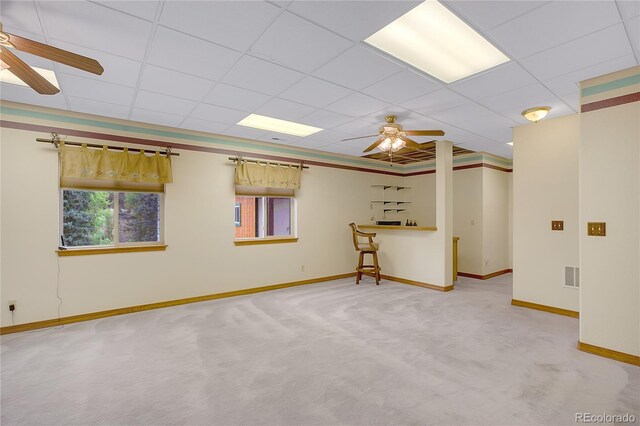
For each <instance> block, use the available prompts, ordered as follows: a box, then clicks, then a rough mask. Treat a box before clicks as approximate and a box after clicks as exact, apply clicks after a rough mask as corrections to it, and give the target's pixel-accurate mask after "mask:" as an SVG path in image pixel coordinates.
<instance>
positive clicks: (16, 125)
mask: <svg viewBox="0 0 640 426" xmlns="http://www.w3.org/2000/svg"><path fill="white" fill-rule="evenodd" d="M0 127H5V128H9V129H17V130H26V131H32V132H42V133H51V132H56V133H59V134H63V135H68V136H76V137H84V138H90V139H98V140H105V141H112V142H123V143H130V144H136V145H146V146H154V147H163V148H167V147H169V146H170V147H171V148H173V149H174V150H177V149H182V150H185V151H199V152H208V153H212V154H225V155H241V156H246V157H252V158H260V159H265V160H274V161H286V162H293V163H299V162H303V163H304V164H307V165H313V166H320V167H332V168H334V169H344V170H353V171H358V172H367V173H378V174H384V175H391V176H405V174H404V173H400V172H392V171H388V170H378V169H368V168H365V167H357V166H347V165H344V164H335V163H324V162H322V161H316V160H307V159H300V158H294V157H282V156H278V155H271V154H262V153H255V152H249V151H240V150H237V149H229V148H214V147H207V146H200V145H191V144H184V143H178V142H166V141H159V140H154V139H141V138H134V137H131V136H121V135H112V134H108V133H96V132H88V131H85V130H76V129H66V128H60V127H52V126H43V125H39V124H28V123H22V122H17V121H6V120H0Z"/></svg>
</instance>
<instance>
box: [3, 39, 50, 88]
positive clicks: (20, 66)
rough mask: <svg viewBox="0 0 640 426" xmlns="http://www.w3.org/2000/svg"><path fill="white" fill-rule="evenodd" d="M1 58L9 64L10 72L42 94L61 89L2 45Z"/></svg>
mask: <svg viewBox="0 0 640 426" xmlns="http://www.w3.org/2000/svg"><path fill="white" fill-rule="evenodd" d="M0 58H1V59H2V62H4V63H5V64H7V65H9V72H11V73H12V74H13V75H15V76H16V77H18V78H19V79H20V80H22V81H24V82H25V83H27V84H28V85H29V87H31V88H32V89H33V90H35V91H36V92H38V93H40V94H41V95H55V94H56V93H58V92H59V91H60V89H58V88H57V87H56V86H54V85H53V84H51V83H49V81H48V80H47V79H46V78H44V77H43V76H41V75H40V74H38V73H37V72H35V71H34V69H33V68H31V67H30V66H29V65H27V64H25V63H24V62H22V60H21V59H20V58H18V57H17V56H16V55H14V54H13V53H11V52H10V51H9V50H7V49H6V48H5V47H2V46H0Z"/></svg>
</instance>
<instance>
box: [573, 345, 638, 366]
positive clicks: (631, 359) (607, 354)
mask: <svg viewBox="0 0 640 426" xmlns="http://www.w3.org/2000/svg"><path fill="white" fill-rule="evenodd" d="M578 350H579V351H582V352H587V353H590V354H593V355H598V356H601V357H604V358H610V359H613V360H616V361H620V362H625V363H627V364H631V365H637V366H639V367H640V356H637V355H631V354H627V353H624V352H618V351H614V350H613V349H607V348H603V347H600V346H595V345H590V344H588V343H583V342H581V341H579V340H578Z"/></svg>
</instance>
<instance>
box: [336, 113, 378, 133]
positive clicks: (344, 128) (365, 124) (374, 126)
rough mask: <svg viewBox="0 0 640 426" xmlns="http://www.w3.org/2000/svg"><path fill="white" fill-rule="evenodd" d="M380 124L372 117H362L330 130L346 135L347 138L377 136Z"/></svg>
mask: <svg viewBox="0 0 640 426" xmlns="http://www.w3.org/2000/svg"><path fill="white" fill-rule="evenodd" d="M381 124H382V122H380V120H377V119H375V118H373V117H363V118H359V119H357V120H353V121H350V122H348V123H345V124H341V125H339V126H336V127H334V128H333V129H332V130H334V131H336V132H340V133H346V134H347V135H349V137H360V136H369V135H377V134H378V132H379V130H380V125H381Z"/></svg>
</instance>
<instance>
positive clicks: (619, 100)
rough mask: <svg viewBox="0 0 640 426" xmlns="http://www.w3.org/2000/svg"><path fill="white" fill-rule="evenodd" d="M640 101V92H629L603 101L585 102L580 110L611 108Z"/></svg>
mask: <svg viewBox="0 0 640 426" xmlns="http://www.w3.org/2000/svg"><path fill="white" fill-rule="evenodd" d="M639 101H640V92H636V93H629V94H628V95H622V96H617V97H615V98H609V99H603V100H601V101H596V102H591V103H589V104H584V105H582V107H581V108H580V112H589V111H595V110H598V109H603V108H611V107H614V106H617V105H623V104H629V103H631V102H639Z"/></svg>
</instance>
